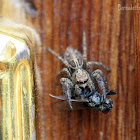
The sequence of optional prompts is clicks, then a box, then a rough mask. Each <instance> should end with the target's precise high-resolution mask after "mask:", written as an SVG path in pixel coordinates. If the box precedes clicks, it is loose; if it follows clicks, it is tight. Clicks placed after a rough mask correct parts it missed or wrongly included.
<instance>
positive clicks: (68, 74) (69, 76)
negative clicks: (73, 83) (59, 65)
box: [57, 68, 71, 79]
mask: <svg viewBox="0 0 140 140" xmlns="http://www.w3.org/2000/svg"><path fill="white" fill-rule="evenodd" d="M64 73H66V74H67V76H68V78H69V79H71V74H70V72H69V70H68V69H67V68H63V69H62V70H61V71H60V72H59V73H58V74H57V76H59V75H61V74H64Z"/></svg>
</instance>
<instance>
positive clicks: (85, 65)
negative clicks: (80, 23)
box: [47, 31, 116, 111]
mask: <svg viewBox="0 0 140 140" xmlns="http://www.w3.org/2000/svg"><path fill="white" fill-rule="evenodd" d="M47 49H48V51H49V52H50V53H52V54H53V55H55V56H56V57H57V58H58V59H59V60H60V61H61V62H62V63H63V64H65V66H66V67H65V68H63V69H62V70H61V71H60V72H59V73H58V74H57V76H58V75H61V74H64V73H65V74H66V75H67V77H63V78H61V79H60V83H61V86H62V92H63V93H64V95H63V96H54V95H52V94H50V96H51V97H53V98H56V99H60V100H67V101H68V104H69V106H70V108H71V109H72V110H73V107H72V102H83V103H85V104H86V106H87V107H91V108H95V109H97V110H101V111H110V110H111V109H112V107H113V101H111V100H110V99H108V98H106V95H113V94H116V93H115V92H114V91H112V90H108V89H107V82H106V78H105V76H104V73H103V72H102V71H101V70H100V69H97V70H94V71H93V68H92V67H93V66H98V67H101V68H103V69H105V70H107V71H110V69H109V68H108V67H106V66H105V65H104V64H102V63H101V62H95V61H87V45H86V34H85V31H83V55H82V54H81V53H80V52H79V51H78V50H76V49H74V48H72V47H67V49H66V51H65V53H64V58H63V57H61V56H60V55H58V54H57V53H56V52H55V51H53V50H52V49H51V48H47Z"/></svg>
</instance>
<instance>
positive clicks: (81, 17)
mask: <svg viewBox="0 0 140 140" xmlns="http://www.w3.org/2000/svg"><path fill="white" fill-rule="evenodd" d="M1 1H2V0H1ZM2 2H3V1H2ZM31 2H32V3H34V5H35V7H36V10H37V13H38V14H37V15H36V16H35V17H34V16H33V15H32V14H31V13H30V12H27V11H26V10H23V11H22V10H19V11H18V10H17V13H16V14H15V12H12V10H9V11H10V13H9V15H12V16H15V17H14V20H15V19H16V18H17V20H15V21H17V22H23V23H24V24H27V25H32V26H33V27H34V28H35V29H36V30H37V31H38V33H39V34H40V36H41V40H42V46H46V47H47V46H49V47H51V48H52V49H53V50H55V51H56V52H57V53H59V54H61V55H63V54H64V51H65V49H66V47H67V46H69V45H71V46H72V47H74V48H77V49H78V50H80V51H82V30H83V29H85V30H86V37H87V46H88V60H93V59H95V60H96V61H101V62H103V63H104V64H105V65H108V66H109V67H110V68H111V69H112V71H111V73H107V72H106V71H104V73H105V75H106V77H107V81H108V84H109V88H110V89H113V90H115V91H116V92H117V95H116V96H112V97H111V98H112V100H113V104H114V107H113V109H112V111H111V112H109V113H108V114H103V113H102V112H98V111H95V110H78V111H61V110H60V109H59V108H58V105H59V104H62V103H63V102H61V101H58V100H55V99H53V98H51V97H50V96H49V94H50V93H52V94H55V95H60V94H62V92H61V88H60V86H59V84H56V83H59V80H58V79H57V78H56V74H57V72H59V70H60V69H62V68H63V67H64V65H62V63H61V62H60V61H59V60H57V59H56V58H55V57H54V56H53V55H51V54H50V53H49V52H47V51H45V49H43V50H42V54H41V56H42V57H41V63H40V69H41V71H40V73H41V80H42V81H41V82H42V85H43V94H42V95H40V97H39V98H38V100H39V101H38V102H41V104H42V105H41V107H40V105H39V104H38V110H42V111H40V112H41V113H40V114H39V115H40V118H39V119H38V121H39V123H38V125H39V126H38V129H37V130H38V133H37V134H38V139H42V140H45V139H47V140H53V139H57V140H59V139H60V140H68V139H75V140H91V139H96V140H135V139H136V90H135V88H136V86H135V77H134V76H135V73H134V72H135V71H134V44H133V42H134V39H133V11H131V10H129V11H127V10H119V9H118V4H121V5H122V6H130V5H131V4H132V2H131V1H130V0H110V1H108V0H86V1H84V0H42V1H39V0H33V1H31ZM3 3H4V2H3ZM9 7H10V6H9ZM1 9H2V10H1V11H4V9H3V8H1ZM10 9H12V8H10ZM6 15H7V16H6V17H9V16H8V14H6ZM19 15H20V16H19ZM3 16H4V15H3ZM138 17H139V16H138V13H137V14H136V15H135V26H134V29H135V36H137V34H138V30H137V26H138V25H139V24H138V23H139V18H138ZM9 18H10V19H11V17H9ZM135 43H136V46H137V50H138V46H139V42H138V38H137V39H135ZM137 56H138V55H137ZM137 58H138V57H137ZM138 60H139V59H136V64H138V62H139V61H138ZM137 75H138V70H137V74H136V76H137ZM137 82H138V81H137ZM137 88H138V86H137ZM138 106H139V104H138Z"/></svg>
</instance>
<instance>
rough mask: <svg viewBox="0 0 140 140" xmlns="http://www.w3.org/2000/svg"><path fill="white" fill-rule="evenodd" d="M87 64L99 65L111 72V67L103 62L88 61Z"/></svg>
mask: <svg viewBox="0 0 140 140" xmlns="http://www.w3.org/2000/svg"><path fill="white" fill-rule="evenodd" d="M87 66H98V67H102V68H103V69H105V70H106V71H108V72H110V71H111V69H110V68H108V67H107V66H105V65H104V64H103V63H101V62H94V61H90V62H87Z"/></svg>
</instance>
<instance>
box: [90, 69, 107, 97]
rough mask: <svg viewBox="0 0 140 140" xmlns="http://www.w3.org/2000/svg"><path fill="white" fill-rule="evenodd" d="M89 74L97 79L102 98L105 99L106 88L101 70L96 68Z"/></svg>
mask: <svg viewBox="0 0 140 140" xmlns="http://www.w3.org/2000/svg"><path fill="white" fill-rule="evenodd" d="M91 76H92V77H93V78H95V80H96V81H97V83H98V86H99V88H100V89H101V91H102V97H103V99H105V98H106V88H105V84H106V83H105V77H104V76H103V72H102V71H101V70H99V69H97V70H95V71H94V72H93V73H92V74H91Z"/></svg>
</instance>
